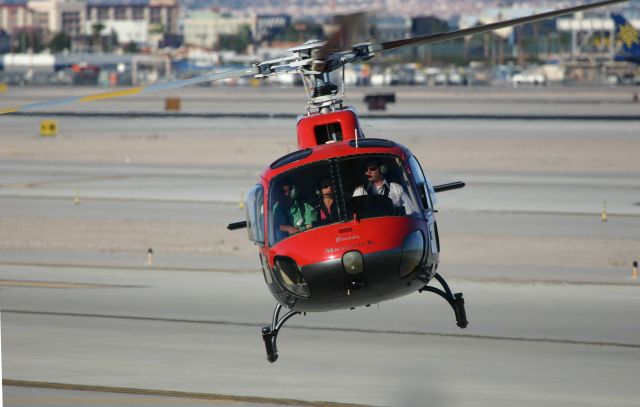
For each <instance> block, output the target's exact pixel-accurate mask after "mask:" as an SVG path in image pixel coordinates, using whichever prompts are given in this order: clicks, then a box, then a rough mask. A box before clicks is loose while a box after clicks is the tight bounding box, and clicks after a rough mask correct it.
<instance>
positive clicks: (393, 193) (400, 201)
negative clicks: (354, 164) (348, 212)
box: [353, 180, 417, 215]
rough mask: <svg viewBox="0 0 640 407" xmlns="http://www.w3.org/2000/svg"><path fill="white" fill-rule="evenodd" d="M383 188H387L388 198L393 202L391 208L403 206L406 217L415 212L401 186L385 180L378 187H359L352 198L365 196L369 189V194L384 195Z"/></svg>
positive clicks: (367, 185)
mask: <svg viewBox="0 0 640 407" xmlns="http://www.w3.org/2000/svg"><path fill="white" fill-rule="evenodd" d="M385 187H387V188H389V195H388V197H389V198H390V199H391V201H392V202H393V206H395V207H401V206H404V210H405V212H406V214H407V215H411V214H413V213H415V212H417V211H416V209H415V208H414V206H413V202H411V199H409V198H408V197H407V194H405V192H404V189H403V188H402V186H401V185H400V184H397V183H395V182H391V183H389V182H388V181H387V180H384V183H383V184H382V185H381V186H380V187H376V186H375V185H371V184H366V185H360V186H359V187H357V188H356V189H355V190H354V191H353V196H362V195H367V189H370V190H371V192H372V193H375V194H376V195H384V189H385Z"/></svg>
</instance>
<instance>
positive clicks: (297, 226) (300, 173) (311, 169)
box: [269, 160, 339, 245]
mask: <svg viewBox="0 0 640 407" xmlns="http://www.w3.org/2000/svg"><path fill="white" fill-rule="evenodd" d="M269 216H270V218H269V243H270V244H271V245H274V244H276V243H278V242H279V241H281V240H283V239H287V238H289V237H291V236H294V235H297V234H298V233H304V232H306V231H307V230H310V229H313V228H315V227H319V226H325V225H328V224H331V223H335V222H338V221H339V215H338V197H337V196H336V191H335V185H334V181H333V177H332V176H331V170H330V168H329V162H328V161H324V160H323V161H319V162H316V163H313V164H310V165H306V166H303V167H298V168H295V169H293V170H291V171H287V172H286V173H284V174H281V175H279V176H277V177H276V178H274V179H273V180H271V183H270V184H269Z"/></svg>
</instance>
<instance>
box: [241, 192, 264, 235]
mask: <svg viewBox="0 0 640 407" xmlns="http://www.w3.org/2000/svg"><path fill="white" fill-rule="evenodd" d="M246 201H247V202H246V205H245V208H246V212H247V231H248V232H249V240H250V241H252V242H253V243H255V244H260V245H262V244H263V243H264V189H263V188H262V185H256V186H255V187H253V189H251V191H249V193H248V194H247V200H246Z"/></svg>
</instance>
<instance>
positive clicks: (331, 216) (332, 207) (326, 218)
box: [315, 177, 338, 225]
mask: <svg viewBox="0 0 640 407" xmlns="http://www.w3.org/2000/svg"><path fill="white" fill-rule="evenodd" d="M315 207H316V213H317V215H318V223H319V224H321V225H326V224H329V223H333V222H337V221H338V210H337V208H336V199H335V194H334V192H333V183H332V182H331V179H330V178H329V177H324V178H322V179H321V180H320V182H319V184H318V202H317V203H316V205H315Z"/></svg>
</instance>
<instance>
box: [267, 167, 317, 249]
mask: <svg viewBox="0 0 640 407" xmlns="http://www.w3.org/2000/svg"><path fill="white" fill-rule="evenodd" d="M276 194H278V195H277V202H276V203H275V204H274V205H273V224H274V227H275V235H276V236H275V237H276V241H280V240H282V239H284V238H285V237H288V236H291V235H294V234H296V233H298V232H301V231H303V230H306V229H309V228H310V227H311V225H312V223H313V222H314V221H315V220H316V219H317V215H316V210H315V208H313V207H312V206H311V205H309V204H308V203H306V202H304V201H303V200H302V199H300V197H299V196H298V191H297V189H296V187H295V185H294V184H293V183H292V182H291V180H289V179H286V180H284V181H282V182H281V183H280V184H279V185H278V186H276Z"/></svg>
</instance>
